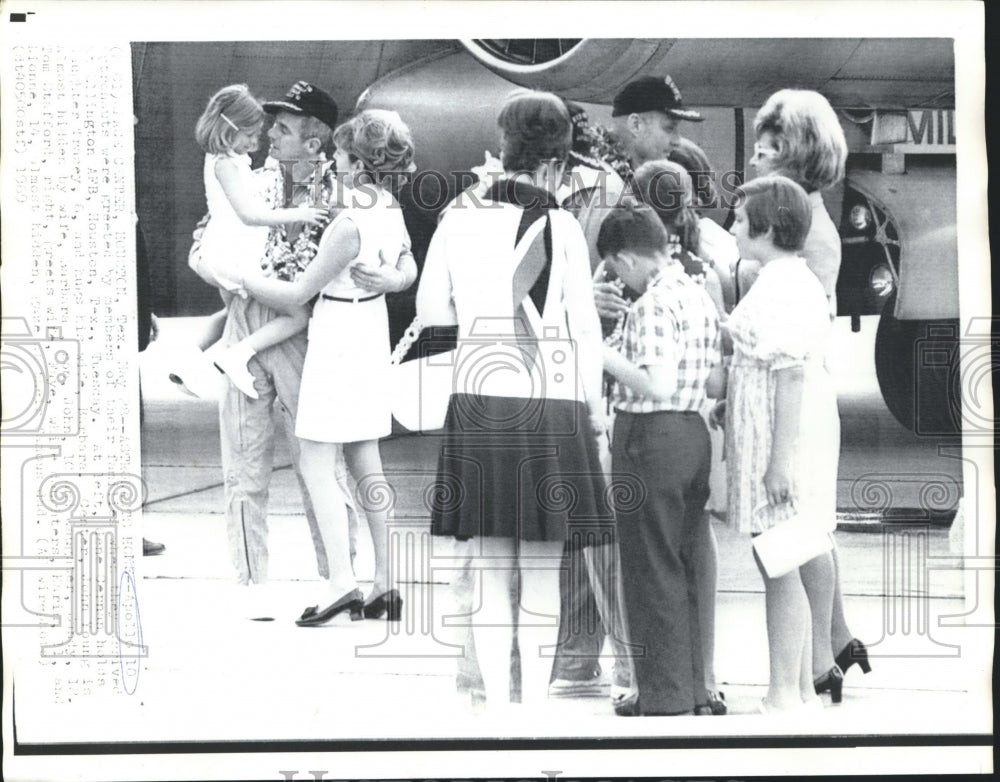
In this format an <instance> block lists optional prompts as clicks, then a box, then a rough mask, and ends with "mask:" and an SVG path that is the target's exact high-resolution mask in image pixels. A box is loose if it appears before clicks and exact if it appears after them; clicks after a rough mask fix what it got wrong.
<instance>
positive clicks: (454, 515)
mask: <svg viewBox="0 0 1000 782" xmlns="http://www.w3.org/2000/svg"><path fill="white" fill-rule="evenodd" d="M445 433H446V434H445V439H444V442H443V444H442V446H441V453H440V456H439V458H438V474H437V484H436V491H435V492H434V497H433V498H432V502H431V531H432V533H433V534H435V535H452V536H455V537H456V538H459V539H462V540H464V539H468V538H475V537H479V536H487V537H508V538H518V539H520V540H537V541H569V542H570V545H571V546H574V547H576V546H586V545H596V544H601V543H603V542H606V540H607V539H609V538H610V536H612V535H613V528H614V518H613V514H612V511H611V510H610V505H609V503H608V496H607V495H608V492H607V489H606V482H605V478H604V473H603V472H602V470H601V465H600V461H599V459H598V452H597V442H596V440H595V437H594V435H593V432H592V429H591V424H590V416H589V413H588V410H587V407H586V405H584V404H583V403H581V402H576V401H569V400H558V399H556V400H553V399H523V398H506V397H491V396H479V395H475V394H454V395H453V396H452V397H451V400H450V402H449V404H448V414H447V417H446V420H445Z"/></svg>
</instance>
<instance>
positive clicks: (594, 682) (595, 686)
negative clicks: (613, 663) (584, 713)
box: [549, 668, 611, 698]
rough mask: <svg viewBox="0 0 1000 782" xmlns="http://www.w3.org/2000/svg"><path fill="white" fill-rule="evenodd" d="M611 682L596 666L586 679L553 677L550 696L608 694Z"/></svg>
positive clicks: (575, 696)
mask: <svg viewBox="0 0 1000 782" xmlns="http://www.w3.org/2000/svg"><path fill="white" fill-rule="evenodd" d="M610 690H611V684H610V682H608V680H607V679H605V678H604V677H603V675H602V674H601V669H600V668H595V669H594V670H593V672H592V673H591V675H590V676H588V677H587V678H585V679H561V678H560V679H553V680H552V681H551V682H550V683H549V697H550V698H582V697H586V696H591V695H607V694H608V693H609V692H610Z"/></svg>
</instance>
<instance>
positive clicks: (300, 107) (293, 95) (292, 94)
mask: <svg viewBox="0 0 1000 782" xmlns="http://www.w3.org/2000/svg"><path fill="white" fill-rule="evenodd" d="M264 111H266V112H267V113H268V114H276V113H277V112H279V111H287V112H288V113H289V114H304V115H306V116H309V117H315V118H316V119H318V120H319V121H320V122H322V123H324V124H325V125H328V126H329V127H330V130H333V129H335V128H336V127H337V104H336V102H335V101H334V100H333V98H331V97H330V94H329V93H327V92H325V91H324V90H321V89H320V88H319V87H314V86H313V85H312V84H310V83H309V82H307V81H297V82H295V84H293V85H292V88H291V89H290V90H289V91H288V92H286V93H285V97H284V98H282V99H281V100H269V101H267V102H265V103H264Z"/></svg>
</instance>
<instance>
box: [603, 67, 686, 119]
mask: <svg viewBox="0 0 1000 782" xmlns="http://www.w3.org/2000/svg"><path fill="white" fill-rule="evenodd" d="M645 111H662V112H663V113H664V114H667V115H669V116H671V117H676V118H677V119H686V120H689V121H690V122H701V121H702V120H703V119H705V118H704V117H703V116H701V114H699V113H698V112H697V111H692V110H691V109H686V108H684V102H683V101H682V100H681V91H680V90H679V89H677V85H676V84H674V80H673V79H671V78H670V77H669V76H665V77H663V78H660V77H658V76H643V77H642V78H640V79H636V80H635V81H630V82H629V83H628V84H626V85H625V86H624V87H622V89H621V90H620V91H619V93H618V94H617V95H615V100H614V103H613V104H612V109H611V116H612V117H621V116H623V115H625V114H642V113H643V112H645Z"/></svg>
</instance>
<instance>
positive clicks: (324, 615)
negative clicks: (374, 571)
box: [295, 589, 365, 627]
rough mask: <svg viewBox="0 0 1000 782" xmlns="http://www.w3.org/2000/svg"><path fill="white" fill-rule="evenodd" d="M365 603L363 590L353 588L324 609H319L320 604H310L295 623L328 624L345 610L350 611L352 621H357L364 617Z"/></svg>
mask: <svg viewBox="0 0 1000 782" xmlns="http://www.w3.org/2000/svg"><path fill="white" fill-rule="evenodd" d="M364 605H365V602H364V599H363V598H362V596H361V592H360V591H359V590H357V589H352V590H351V591H350V592H348V593H347V594H346V595H344V596H343V597H342V598H340V600H338V601H336V602H335V603H331V604H330V605H328V606H327V607H326V608H324V609H323V610H322V611H320V610H319V606H309V607H308V608H307V609H306V610H305V611H303V612H302V616H300V617H299V618H298V619H296V620H295V624H297V625H298V626H299V627H317V626H319V625H322V624H326V623H327V622H329V621H330V620H331V619H333V617H335V616H336V615H337V614H339V613H342V612H344V611H350V612H351V621H352V622H357V621H358V620H359V619H361V618H362V611H363V610H364Z"/></svg>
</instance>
